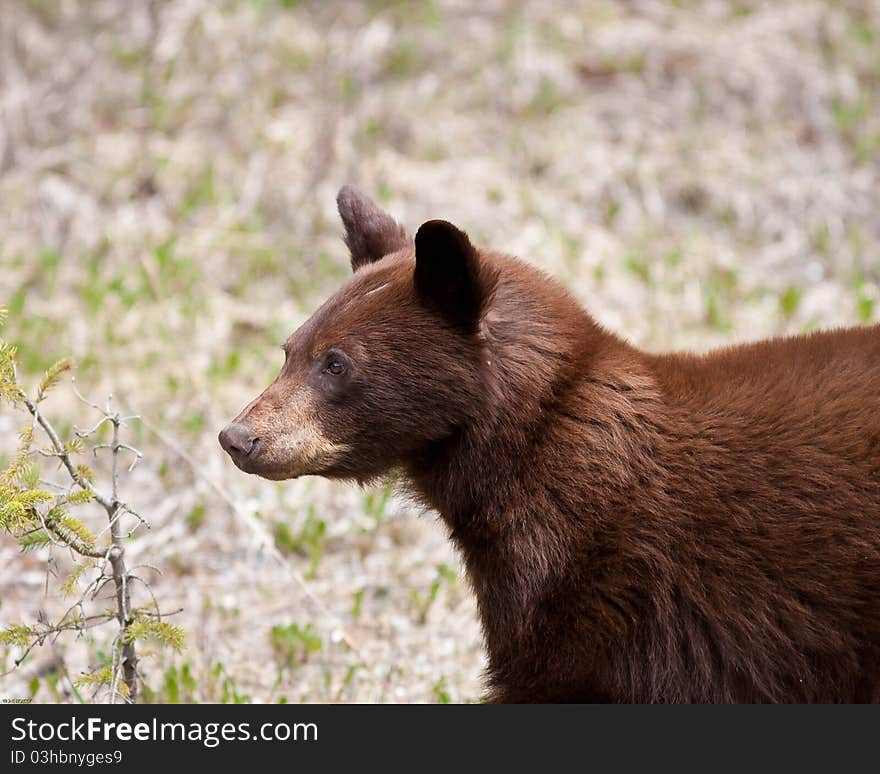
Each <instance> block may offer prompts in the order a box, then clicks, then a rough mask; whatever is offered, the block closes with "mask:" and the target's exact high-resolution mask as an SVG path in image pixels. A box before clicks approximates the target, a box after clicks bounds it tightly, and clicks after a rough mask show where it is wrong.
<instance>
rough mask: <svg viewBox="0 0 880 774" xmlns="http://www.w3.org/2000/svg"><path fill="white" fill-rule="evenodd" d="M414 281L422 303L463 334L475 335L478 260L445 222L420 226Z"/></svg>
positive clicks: (464, 236) (462, 235)
mask: <svg viewBox="0 0 880 774" xmlns="http://www.w3.org/2000/svg"><path fill="white" fill-rule="evenodd" d="M414 280H415V287H416V293H417V294H418V295H419V298H420V299H421V300H422V302H423V303H425V304H426V305H427V306H430V307H432V308H434V309H435V310H436V311H437V312H439V313H440V314H441V315H442V316H443V317H444V318H445V319H446V320H448V321H449V322H451V323H452V324H453V325H455V326H456V327H459V328H461V329H462V330H464V331H465V332H467V333H473V332H474V331H476V329H477V325H478V323H479V320H480V307H481V306H482V300H483V299H482V296H483V294H482V290H481V288H480V278H479V256H478V254H477V251H476V250H475V249H474V246H473V245H472V244H471V241H470V239H468V235H467V234H465V233H464V231H461V230H460V229H458V228H456V227H455V226H453V225H452V224H451V223H448V222H447V221H445V220H429V221H428V222H427V223H423V224H422V225H421V227H420V228H419V230H418V231H417V232H416V269H415V275H414Z"/></svg>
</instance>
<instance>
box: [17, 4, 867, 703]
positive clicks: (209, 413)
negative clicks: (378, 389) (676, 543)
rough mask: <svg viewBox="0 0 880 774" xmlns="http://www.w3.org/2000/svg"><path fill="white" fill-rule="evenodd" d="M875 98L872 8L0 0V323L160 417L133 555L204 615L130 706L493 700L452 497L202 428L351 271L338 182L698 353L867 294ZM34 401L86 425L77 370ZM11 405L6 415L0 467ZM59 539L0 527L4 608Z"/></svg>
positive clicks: (37, 660)
mask: <svg viewBox="0 0 880 774" xmlns="http://www.w3.org/2000/svg"><path fill="white" fill-rule="evenodd" d="M878 97H880V3H878V2H868V1H864V2H814V1H811V0H796V1H794V2H788V1H787V0H778V1H775V2H757V1H756V2H745V1H737V0H732V1H731V2H709V1H707V2H685V1H681V2H648V1H645V2H635V1H634V2H616V3H612V2H556V1H553V0H541V1H537V0H536V1H535V2H502V1H501V0H489V2H482V3H466V2H461V1H460V0H442V1H441V0H436V1H434V2H387V1H386V2H381V1H379V0H371V1H368V2H310V1H308V0H303V1H301V2H298V1H297V0H236V1H235V2H232V1H230V0H227V1H222V0H221V1H220V2H214V1H213V0H179V1H178V2H158V1H155V0H154V1H153V2H146V1H145V0H58V1H57V2H55V1H54V0H0V304H5V305H6V306H8V308H9V313H10V314H9V321H8V323H7V325H6V327H5V329H4V333H3V335H4V337H5V338H7V339H9V340H11V341H13V342H15V343H16V344H17V345H18V346H19V359H20V367H21V373H20V375H21V377H22V379H23V381H24V382H25V384H28V385H30V384H33V383H34V381H35V380H36V378H37V377H38V375H39V373H40V372H41V371H42V369H44V368H45V367H46V366H48V365H49V364H50V363H51V362H52V361H54V360H55V359H57V358H59V357H62V356H66V355H70V356H72V357H73V358H74V359H75V360H76V361H77V363H78V364H79V368H78V371H77V383H78V386H79V388H80V389H81V390H82V392H83V393H85V394H86V395H88V396H90V397H92V398H94V399H96V400H99V399H100V400H103V398H104V397H105V396H106V395H107V394H108V393H110V392H112V393H113V394H114V397H115V399H116V400H117V401H119V402H121V404H122V405H123V406H125V407H127V408H130V409H132V410H134V411H136V412H138V413H139V414H141V415H142V416H143V417H144V420H145V422H144V423H139V422H133V423H132V425H131V428H130V431H129V438H130V440H131V441H132V442H133V443H134V444H135V445H136V446H138V447H139V448H140V449H141V450H142V451H143V452H144V455H145V459H144V461H143V463H141V464H140V465H139V466H138V467H137V468H135V470H134V471H133V472H132V473H131V474H130V475H128V476H127V477H126V478H124V480H123V496H124V498H125V499H127V500H128V501H129V502H130V503H131V504H132V505H134V506H135V507H136V508H137V509H138V510H139V511H140V512H141V513H142V514H143V515H145V516H146V517H148V518H149V519H150V521H151V523H152V529H151V530H149V531H146V530H139V531H138V532H137V533H136V536H135V537H134V538H133V539H132V542H131V546H130V548H129V555H130V557H131V560H130V561H131V563H132V564H137V563H139V562H145V563H149V564H150V565H154V566H155V567H156V568H158V570H161V575H160V574H159V573H158V572H157V571H156V570H153V569H145V570H144V572H145V573H147V574H148V577H149V579H150V581H151V582H152V588H153V592H154V593H155V595H156V597H157V598H158V599H159V600H160V602H161V604H162V607H163V608H164V609H166V610H176V609H178V608H182V612H181V613H179V614H178V615H176V616H175V617H174V620H175V622H177V623H179V624H181V625H182V626H183V627H184V628H185V629H186V631H187V634H188V639H189V644H188V647H187V649H186V650H185V651H183V652H182V653H180V654H175V653H167V652H162V653H158V654H157V655H156V658H154V659H152V660H150V661H147V662H144V665H143V669H144V676H145V680H146V685H147V686H148V689H149V690H148V692H147V698H148V699H150V700H153V701H163V702H168V701H282V700H285V701H289V702H299V701H367V702H372V701H389V702H413V701H418V702H430V701H456V702H458V701H475V700H478V699H479V697H480V692H481V685H480V669H481V651H480V632H479V625H478V623H477V621H476V617H475V611H474V605H473V602H472V600H471V597H470V594H469V592H468V588H467V582H466V579H465V578H464V577H463V575H462V573H461V568H460V563H459V559H458V557H457V556H456V555H455V553H454V552H453V550H452V548H451V547H450V546H449V544H448V542H447V540H446V536H445V534H444V530H443V527H442V525H441V524H439V523H438V522H437V520H436V517H435V516H434V515H433V514H430V513H424V514H421V513H419V512H418V511H416V510H415V509H414V508H413V507H412V505H411V504H410V503H408V502H407V501H405V500H402V499H400V498H398V497H396V496H395V495H394V494H393V491H392V489H391V488H390V487H385V488H381V487H380V488H374V489H369V490H360V489H358V488H356V487H355V486H353V485H351V486H348V485H341V484H330V483H328V482H325V481H321V480H317V479H304V480H299V481H296V482H291V483H284V484H274V483H271V482H267V481H262V480H257V479H254V478H250V477H246V476H245V475H243V474H241V473H239V472H238V471H237V470H235V469H234V468H233V466H232V465H231V463H230V462H229V461H228V460H227V459H226V458H225V455H224V454H223V453H222V451H221V450H220V448H219V446H218V445H217V442H216V434H217V431H218V430H219V428H220V427H221V426H222V425H223V424H224V422H225V421H226V420H228V419H229V418H231V417H232V416H234V415H235V414H236V413H237V412H238V411H239V409H240V408H241V407H242V406H243V405H244V404H245V403H246V402H247V401H248V400H250V399H251V398H252V397H253V396H255V395H256V393H257V392H258V391H259V390H261V389H262V388H263V387H264V386H265V385H266V384H268V382H269V381H270V380H271V379H272V378H274V376H275V374H276V373H277V370H278V369H279V368H280V366H281V363H282V353H281V351H280V349H279V348H278V345H279V343H280V342H281V341H282V340H283V339H284V338H285V337H286V336H287V334H288V333H289V332H290V331H291V330H292V329H293V328H294V327H296V326H297V325H298V324H299V323H300V322H302V321H303V320H304V319H305V318H306V317H307V316H308V315H309V313H310V311H311V310H312V309H313V308H314V307H315V306H316V305H317V304H318V303H319V302H320V301H321V300H322V299H323V298H324V297H325V296H326V295H327V294H329V293H330V292H332V291H333V290H334V289H335V288H336V287H337V286H338V285H339V284H340V283H341V282H342V281H343V280H344V279H345V277H346V276H347V274H348V272H349V268H348V256H347V253H346V250H345V247H344V245H343V243H342V240H341V227H340V224H339V222H338V219H337V216H336V213H335V202H334V198H335V193H336V191H337V189H338V188H339V186H340V185H342V184H343V183H345V182H354V183H357V184H358V185H360V186H361V187H362V188H363V189H364V190H365V191H368V192H370V193H371V194H373V195H375V197H376V198H377V199H378V200H379V201H380V202H381V203H383V204H384V205H385V206H387V208H388V209H389V210H390V211H391V212H393V213H394V214H395V215H396V216H397V217H398V218H399V219H400V220H401V221H402V222H404V223H405V224H406V225H407V226H409V227H410V228H411V229H415V228H416V227H417V226H418V224H419V223H421V222H422V221H423V220H425V219H428V218H432V217H442V218H447V219H449V220H453V221H454V222H456V223H457V224H458V225H460V226H461V227H463V228H465V229H466V230H467V231H468V232H469V233H470V234H471V237H472V238H473V239H474V240H475V241H477V242H479V243H482V244H486V245H491V246H493V247H495V248H498V249H502V250H506V251H509V252H512V253H515V254H517V255H519V256H521V257H523V258H526V259H528V260H530V261H532V262H534V263H535V264H537V265H539V266H541V267H543V268H544V269H545V270H546V271H547V272H549V273H550V274H552V275H554V276H556V277H557V278H559V279H560V280H561V281H562V282H564V283H565V284H566V285H567V286H568V287H569V288H571V289H572V291H573V292H574V293H575V294H576V295H577V296H578V298H579V299H580V300H581V301H582V302H583V303H584V304H585V305H586V306H587V308H588V309H589V310H590V311H591V312H592V313H593V314H594V315H595V316H596V317H597V318H598V319H599V320H600V321H601V322H603V323H605V324H607V325H608V326H609V327H611V328H613V329H614V330H616V331H618V332H620V333H621V334H623V335H625V336H626V337H628V338H629V339H630V340H632V341H633V342H635V343H637V344H639V345H641V346H644V347H647V348H650V349H663V348H691V349H705V348H708V347H710V346H715V345H723V344H726V343H730V342H734V341H741V340H746V339H752V338H757V337H763V336H769V335H776V334H781V333H787V332H794V331H801V330H807V329H811V328H815V327H820V326H821V327H827V326H834V325H843V324H855V323H863V322H868V321H872V320H876V319H878V317H880V196H878V191H880V187H878V185H880V110H878V107H880V101H878ZM45 412H46V413H47V414H48V415H49V416H50V417H52V418H53V419H55V420H56V421H57V422H58V424H59V425H60V426H61V427H63V428H65V429H68V430H69V429H70V426H71V424H72V423H73V422H76V423H77V424H79V425H81V426H83V425H87V424H89V423H90V419H92V417H91V415H90V414H89V413H88V410H87V409H86V408H85V407H84V406H82V405H81V404H80V403H79V402H78V401H76V399H75V398H74V397H73V394H72V391H71V389H70V387H69V386H67V385H62V386H60V387H59V388H58V389H57V390H56V391H55V392H54V393H53V395H52V397H51V399H50V400H49V401H47V403H46V404H45ZM24 421H25V418H24V416H23V415H22V414H20V413H14V412H12V411H11V410H10V409H8V407H4V408H3V409H2V410H0V456H2V455H4V454H8V453H9V451H10V450H11V448H13V446H14V435H15V431H16V430H17V429H18V428H19V427H20V426H21V425H22V424H23V423H24ZM0 461H2V460H0ZM99 467H100V465H99ZM95 518H96V519H99V514H97V513H96V514H95ZM47 558H48V552H44V553H39V552H38V553H32V554H26V555H22V554H20V553H19V552H18V549H17V546H16V544H15V542H14V541H13V540H11V539H9V538H6V537H2V538H0V624H2V625H7V624H11V623H19V622H28V621H31V620H33V619H34V618H36V617H37V616H38V615H41V611H45V613H46V614H49V615H56V614H57V613H58V611H59V610H62V611H63V609H64V606H65V603H64V600H62V599H61V598H60V597H59V595H58V593H57V584H55V583H54V582H53V581H52V579H51V578H50V579H49V583H48V585H47V573H50V574H51V573H63V570H64V567H65V563H66V562H68V559H67V557H66V556H65V555H64V554H63V552H58V551H57V550H56V551H55V554H54V557H53V559H52V562H51V563H49V564H47ZM47 588H48V593H47V591H46V590H47ZM106 646H107V642H106V637H104V635H102V634H101V633H100V632H97V633H95V634H94V636H92V637H89V636H84V637H81V638H75V637H70V638H67V639H63V638H61V639H59V640H58V641H57V642H56V643H55V644H54V645H46V646H44V647H42V648H37V649H36V650H35V651H34V652H33V653H32V655H31V656H30V658H29V659H28V660H27V661H26V662H25V664H24V665H23V666H22V667H21V668H20V669H19V670H17V671H15V672H13V673H12V674H8V675H6V676H5V677H0V695H2V696H30V695H32V694H33V695H34V698H35V700H36V701H71V700H74V699H75V696H74V694H73V692H72V690H71V688H70V681H69V680H68V676H75V675H76V674H77V673H78V672H80V671H83V670H86V669H93V668H95V667H97V666H100V665H101V663H102V659H105V658H106ZM13 656H14V652H13V651H9V652H7V653H6V654H5V655H3V659H5V660H4V661H3V663H0V672H2V671H5V669H6V668H8V667H9V665H10V661H11V658H12V657H13ZM84 698H88V693H87V692H86V693H85V694H84Z"/></svg>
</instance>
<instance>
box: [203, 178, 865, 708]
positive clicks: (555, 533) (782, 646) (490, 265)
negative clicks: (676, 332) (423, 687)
mask: <svg viewBox="0 0 880 774" xmlns="http://www.w3.org/2000/svg"><path fill="white" fill-rule="evenodd" d="M338 204H339V212H340V215H341V216H342V220H343V223H344V225H345V230H346V242H347V244H348V247H349V249H350V252H351V264H352V268H353V269H354V274H353V276H352V277H351V279H349V280H348V282H347V283H346V284H345V285H344V286H343V287H342V289H341V290H340V291H339V292H338V293H336V295H334V296H332V297H331V298H330V299H329V300H328V301H327V302H326V303H324V304H323V306H321V307H320V308H319V309H318V310H317V312H315V314H314V315H313V316H312V317H311V318H310V319H309V320H308V321H307V322H306V323H305V324H304V325H302V327H300V328H299V329H298V330H297V331H295V332H294V333H293V334H292V335H291V336H290V338H289V339H288V341H287V343H286V346H285V353H286V362H285V364H284V367H283V368H282V370H281V373H280V374H279V376H278V378H277V379H276V380H275V381H274V382H273V383H272V384H271V385H269V387H268V388H266V390H265V391H264V392H263V393H262V394H261V395H260V396H259V397H257V398H256V399H255V400H254V401H253V402H252V403H251V404H250V405H248V406H247V408H245V409H244V410H243V411H242V412H241V414H239V416H238V417H236V419H235V420H234V421H233V422H232V423H231V424H230V425H229V426H228V427H226V428H225V429H224V430H223V431H222V432H221V433H220V443H221V444H222V446H223V448H224V449H225V450H226V451H227V452H228V453H229V455H230V456H231V457H232V459H233V461H234V462H235V464H236V465H237V466H238V467H239V468H240V469H241V470H243V471H245V472H248V473H254V474H257V475H260V476H263V477H265V478H270V479H288V478H294V477H296V476H303V475H321V476H328V477H332V478H342V479H351V480H355V481H358V482H367V481H370V480H372V479H375V478H376V477H378V476H382V475H383V474H385V473H387V472H389V471H391V470H397V471H400V472H401V473H402V474H403V475H402V480H403V481H405V482H406V484H405V486H406V487H407V489H408V491H409V492H411V494H412V495H413V496H414V497H415V498H416V499H417V500H418V501H419V502H420V503H422V504H424V505H425V506H428V507H430V508H433V509H435V510H436V511H437V512H439V513H440V515H441V516H442V518H443V520H444V521H445V523H446V525H447V526H448V529H449V534H450V536H451V538H452V540H453V541H454V542H455V544H456V545H457V546H458V548H459V549H460V551H461V554H462V556H463V558H464V562H465V565H466V568H467V573H468V576H469V579H470V582H471V584H472V586H473V590H474V592H475V594H476V598H477V601H478V605H479V613H480V617H481V621H482V626H483V631H484V636H485V644H486V647H487V650H488V671H487V681H488V687H489V692H488V696H487V698H488V699H490V700H494V701H501V702H522V701H530V702H535V701H537V702H551V701H552V702H556V701H577V702H596V701H614V702H782V701H787V702H832V701H844V702H851V701H877V700H880V326H876V325H875V326H872V327H862V328H852V329H848V330H836V331H829V332H821V333H812V334H809V335H801V336H795V337H791V338H781V339H773V340H770V341H762V342H758V343H754V344H746V345H741V346H735V347H729V348H726V349H722V350H719V351H715V352H711V353H709V354H706V355H694V354H686V353H675V354H663V355H657V354H650V353H647V352H643V351H641V350H639V349H637V348H635V347H633V346H631V345H630V344H628V343H627V342H625V341H623V340H622V339H621V338H619V337H617V336H615V335H614V334H613V333H610V332H608V331H607V330H604V329H603V328H602V327H600V326H599V325H598V324H597V323H596V322H594V321H593V320H592V319H591V318H590V316H589V315H588V314H587V313H586V312H585V311H584V310H583V309H582V308H581V307H580V306H579V305H578V304H577V303H576V302H575V301H574V299H573V298H572V296H570V295H569V294H568V292H566V290H565V289H563V288H562V287H561V286H560V285H559V284H557V283H556V282H554V281H553V280H551V279H549V278H548V277H546V276H545V275H544V274H542V273H541V272H539V271H537V270H535V269H534V268H531V267H530V266H528V265H526V264H525V263H522V262H520V261H519V260H517V259H515V258H512V257H509V256H506V255H501V254H499V253H496V252H492V251H490V250H484V249H479V248H476V247H474V246H473V245H472V244H471V242H470V240H469V239H468V237H467V235H466V234H465V233H464V232H462V231H460V230H459V229H458V228H456V227H455V226H453V225H452V224H450V223H447V222H445V221H440V220H432V221H429V222H427V223H425V224H423V225H422V226H421V228H419V230H418V232H417V233H416V236H415V239H414V240H413V239H411V238H410V237H409V236H408V235H407V233H406V231H405V230H404V229H403V228H402V227H401V226H400V225H399V224H398V223H396V222H395V221H394V220H393V219H392V218H391V217H390V216H389V215H387V214H386V213H384V212H383V211H382V210H380V209H379V208H378V207H377V206H376V205H375V204H374V203H373V202H372V201H371V200H370V199H368V198H367V197H365V196H364V195H363V194H361V193H360V192H359V191H357V190H356V189H354V188H352V187H350V186H346V187H344V188H343V189H342V190H341V191H340V193H339V198H338Z"/></svg>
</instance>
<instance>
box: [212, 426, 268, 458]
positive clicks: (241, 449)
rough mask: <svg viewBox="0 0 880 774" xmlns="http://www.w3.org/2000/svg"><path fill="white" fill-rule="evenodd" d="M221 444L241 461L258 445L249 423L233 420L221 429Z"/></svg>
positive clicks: (230, 454)
mask: <svg viewBox="0 0 880 774" xmlns="http://www.w3.org/2000/svg"><path fill="white" fill-rule="evenodd" d="M218 440H219V441H220V445H221V446H222V447H223V449H224V450H225V451H226V453H227V454H228V455H229V456H230V457H232V459H233V460H238V461H241V460H243V459H245V457H247V456H248V455H250V454H251V452H253V450H254V449H255V448H256V446H257V441H259V440H260V439H259V438H257V436H255V435H254V434H253V433H252V432H251V429H250V428H249V427H248V426H247V425H243V424H242V423H241V422H233V423H232V424H231V425H227V426H226V427H224V428H223V429H222V430H221V431H220V435H219V436H218Z"/></svg>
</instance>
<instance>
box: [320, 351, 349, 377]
mask: <svg viewBox="0 0 880 774" xmlns="http://www.w3.org/2000/svg"><path fill="white" fill-rule="evenodd" d="M324 371H326V372H327V373H328V374H332V375H333V376H341V375H342V374H344V373H345V361H343V359H342V358H341V357H339V356H338V355H330V357H328V358H327V364H326V365H325V366H324Z"/></svg>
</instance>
